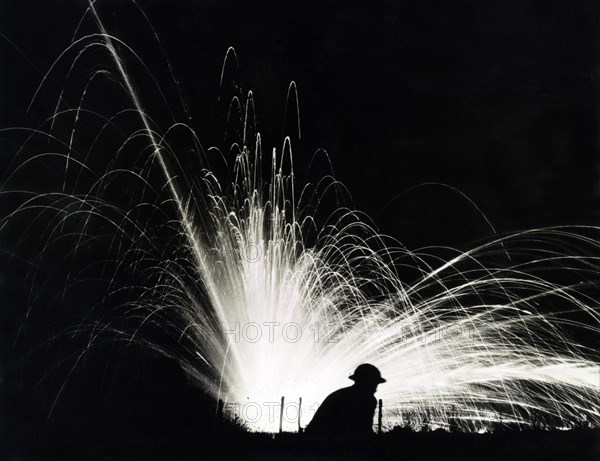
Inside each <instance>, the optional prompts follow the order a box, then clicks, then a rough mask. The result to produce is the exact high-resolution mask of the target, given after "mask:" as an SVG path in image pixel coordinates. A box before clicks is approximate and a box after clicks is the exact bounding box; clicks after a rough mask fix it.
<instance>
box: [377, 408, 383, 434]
mask: <svg viewBox="0 0 600 461" xmlns="http://www.w3.org/2000/svg"><path fill="white" fill-rule="evenodd" d="M382 406H383V400H381V399H379V415H378V416H377V433H378V434H381V419H382Z"/></svg>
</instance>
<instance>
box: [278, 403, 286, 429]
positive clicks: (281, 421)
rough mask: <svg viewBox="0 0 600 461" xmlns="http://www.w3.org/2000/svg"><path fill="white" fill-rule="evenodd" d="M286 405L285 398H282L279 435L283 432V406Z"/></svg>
mask: <svg viewBox="0 0 600 461" xmlns="http://www.w3.org/2000/svg"><path fill="white" fill-rule="evenodd" d="M284 404H285V397H284V396H283V395H282V396H281V411H280V412H279V433H280V434H281V433H282V432H283V405H284Z"/></svg>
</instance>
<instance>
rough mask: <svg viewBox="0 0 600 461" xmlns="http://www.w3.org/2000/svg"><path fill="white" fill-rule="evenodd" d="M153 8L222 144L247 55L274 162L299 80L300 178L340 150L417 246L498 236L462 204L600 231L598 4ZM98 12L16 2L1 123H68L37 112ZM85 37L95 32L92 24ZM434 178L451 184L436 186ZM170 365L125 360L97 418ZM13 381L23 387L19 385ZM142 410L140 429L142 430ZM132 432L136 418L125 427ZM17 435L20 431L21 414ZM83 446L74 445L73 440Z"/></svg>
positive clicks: (205, 134)
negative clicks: (222, 88) (227, 87)
mask: <svg viewBox="0 0 600 461" xmlns="http://www.w3.org/2000/svg"><path fill="white" fill-rule="evenodd" d="M125 3H126V2H119V1H116V0H115V1H113V0H107V1H99V2H98V9H99V11H100V13H101V15H102V16H103V17H104V18H105V21H106V23H107V25H108V27H109V29H110V30H111V31H112V32H113V33H114V34H115V35H117V36H119V37H121V38H123V39H124V40H125V41H127V42H128V43H130V44H131V45H132V47H133V48H134V49H135V50H136V51H139V52H140V55H141V56H142V57H143V59H144V60H145V61H146V62H147V63H148V64H149V67H151V68H152V69H153V70H157V72H158V74H159V75H160V77H159V78H160V79H161V80H160V81H161V84H164V85H165V88H164V89H165V91H166V92H167V94H169V95H173V94H176V88H174V86H173V85H172V83H170V82H169V81H168V79H166V78H164V71H165V67H164V62H163V61H161V60H160V59H157V56H158V53H157V48H156V44H155V42H153V41H152V39H151V34H150V32H149V30H148V29H147V27H145V26H144V24H143V21H141V20H140V17H139V15H138V14H137V13H136V10H135V8H132V7H131V6H127V5H126V6H123V4H125ZM240 3H242V2H240ZM140 4H143V8H144V11H145V12H146V14H147V15H148V17H149V19H150V21H151V22H152V24H153V26H154V27H155V29H156V32H157V34H158V36H159V37H160V39H161V41H162V43H163V46H164V49H165V52H166V55H167V57H168V59H169V62H170V63H171V65H172V68H173V71H174V74H175V76H176V78H177V79H178V80H179V84H180V87H181V89H182V91H183V98H184V100H185V102H186V104H187V105H188V109H189V112H190V114H191V115H192V123H193V126H194V128H195V129H196V130H197V133H198V135H199V137H200V139H201V141H202V142H203V144H204V146H205V147H207V146H211V145H213V144H217V145H220V144H222V143H223V132H224V127H225V121H224V115H223V110H222V106H221V105H220V103H219V102H218V101H217V96H218V92H219V76H220V72H221V66H222V63H223V58H224V56H225V52H226V50H227V48H228V47H229V46H234V47H235V49H236V51H237V56H238V62H239V69H240V70H239V74H238V75H237V76H236V78H237V79H238V80H239V82H240V84H241V86H242V87H243V88H244V89H245V90H248V89H251V90H253V91H254V95H255V100H256V110H257V120H258V131H260V132H261V134H262V135H263V141H264V143H263V145H264V146H265V149H264V150H265V151H266V152H268V150H269V149H270V147H271V146H275V147H277V148H280V146H281V145H282V133H283V131H284V124H285V119H284V111H285V103H286V93H287V89H288V84H289V82H290V81H291V80H294V81H295V82H296V83H297V86H298V90H299V100H300V113H301V125H302V139H301V140H300V141H295V143H294V152H295V165H296V168H297V169H298V170H299V174H300V176H301V175H302V168H303V167H302V166H303V165H306V163H307V162H308V160H309V159H310V158H311V156H312V154H313V153H314V152H315V151H316V150H317V149H319V148H323V149H325V150H326V151H327V152H328V153H329V155H330V156H331V159H332V164H333V169H334V172H335V176H336V177H337V179H339V180H341V181H342V182H343V183H344V184H345V185H346V186H347V187H348V189H349V191H350V194H351V195H352V199H353V200H354V203H355V206H356V207H357V208H358V209H360V210H362V211H365V212H366V213H367V214H368V215H370V216H371V217H372V218H373V220H374V222H375V223H376V224H377V226H378V227H379V229H380V230H381V231H383V232H385V233H388V234H390V235H392V236H393V237H395V238H397V239H399V240H400V241H402V242H403V243H405V244H406V245H407V246H408V247H415V246H421V245H436V244H439V245H447V244H449V245H457V246H462V247H464V246H468V245H469V243H470V242H472V241H474V240H476V239H479V238H483V237H485V236H489V233H490V230H489V228H488V226H487V225H486V223H485V221H484V220H483V219H482V218H481V216H480V215H479V213H478V212H477V211H476V209H475V208H474V205H473V204H471V203H470V202H469V201H467V200H466V199H465V198H464V197H463V196H462V195H461V193H462V194H465V195H466V196H467V197H469V199H470V200H471V201H472V202H473V203H474V204H475V205H477V206H478V207H479V208H480V209H481V210H482V212H483V213H485V215H486V216H487V218H488V219H489V220H490V221H491V223H492V224H493V225H494V226H495V227H496V228H497V229H498V230H500V231H510V230H515V229H521V228H529V227H532V226H541V225H552V224H584V223H592V224H600V215H599V213H598V211H597V207H598V205H599V202H600V200H599V199H600V197H599V194H598V190H599V187H598V181H599V178H598V166H599V162H598V160H599V159H598V148H599V138H598V122H599V120H598V110H597V107H598V103H599V102H600V101H599V91H598V82H599V77H600V75H599V74H600V53H599V50H600V6H599V4H598V2H595V1H573V0H569V1H567V0H565V1H548V0H519V1H517V0H515V1H506V0H498V1H490V0H486V1H427V0H422V1H398V0H395V1H392V0H389V1H372V2H356V1H347V2H342V1H340V2H331V1H305V2H297V3H296V4H292V3H291V2H290V3H288V2H277V1H268V2H247V3H246V4H234V3H232V2H227V1H220V0H197V1H193V0H178V1H176V2H175V1H167V0H162V1H159V0H149V1H140ZM85 7H86V2H85V1H82V0H73V1H64V0H45V1H41V0H40V1H35V2H31V1H27V2H23V1H20V0H11V1H9V0H4V1H2V2H0V32H1V33H2V34H3V35H4V36H5V38H6V39H8V40H10V42H12V43H13V44H14V45H15V46H16V47H17V48H18V49H19V50H20V52H19V51H17V50H16V48H15V46H13V45H11V44H10V43H9V42H8V40H6V39H4V38H2V37H1V36H0V43H1V44H2V45H1V46H0V127H7V126H15V125H25V126H35V125H36V124H37V123H38V122H39V121H40V120H42V119H43V118H44V117H46V116H47V115H48V114H49V113H50V112H51V110H52V109H53V107H52V106H51V104H47V105H44V103H43V101H42V102H39V103H38V104H37V105H35V106H34V108H33V111H32V112H30V113H29V114H25V109H26V107H27V105H28V103H29V100H30V99H31V97H32V95H33V93H34V92H35V90H36V88H37V85H38V84H39V82H40V81H41V78H42V76H43V74H44V73H45V72H46V70H47V69H48V67H49V66H50V65H51V63H52V62H53V60H54V59H55V58H56V57H57V56H58V55H59V54H60V52H61V51H62V50H63V49H64V48H65V47H66V46H68V43H69V41H70V39H71V37H72V34H73V31H74V29H75V27H76V25H77V22H78V20H79V18H80V17H81V15H82V14H83V12H84V10H85ZM83 31H84V32H85V31H87V32H88V33H92V32H94V30H93V29H92V28H91V26H90V24H89V23H88V24H87V25H84V29H83ZM24 56H26V57H27V59H25V57H24ZM54 83H56V84H58V83H60V80H57V81H54V80H52V79H51V81H50V82H49V87H50V88H51V87H52V85H53V84H54ZM48 94H52V92H51V91H50V93H48ZM107 97H110V95H108V96H107ZM145 105H146V107H147V108H148V109H149V110H150V111H151V110H152V108H153V107H160V106H158V105H156V106H155V105H154V102H153V101H147V102H145ZM174 105H176V104H174ZM180 113H181V111H180ZM0 138H1V136H0ZM0 141H1V140H0ZM0 145H1V146H2V152H1V155H2V157H1V158H0V167H1V168H2V169H4V168H6V166H7V165H8V162H9V161H10V158H11V155H12V154H13V153H14V148H11V147H10V144H9V143H7V142H4V141H2V144H0ZM322 172H323V173H326V172H327V171H326V170H325V169H323V170H322ZM36 181H42V182H43V181H44V179H38V178H30V181H29V184H31V183H35V182H36ZM429 183H439V184H443V185H445V186H442V185H437V186H433V185H424V184H429ZM29 184H28V185H29ZM38 186H40V183H39V182H38ZM415 186H418V187H415ZM447 186H450V187H447ZM40 187H43V186H40ZM454 189H456V191H455V190H454ZM457 191H458V192H457ZM6 286H7V282H6V280H3V287H5V288H4V289H5V290H7V291H6V292H7V293H8V292H9V291H10V290H11V289H12V288H10V287H9V288H6ZM10 296H12V295H10ZM10 296H9V297H8V298H7V299H10ZM14 296H17V295H14ZM15 299H16V298H15ZM4 331H5V332H6V331H8V337H10V335H11V334H14V331H13V330H10V328H8V327H6V326H4ZM3 346H5V344H3ZM105 352H106V351H105ZM136 357H138V356H136ZM152 360H153V359H148V363H150V365H148V364H146V365H139V363H140V362H143V359H139V357H138V358H136V359H131V360H130V361H129V362H127V363H128V364H129V365H131V366H133V365H132V364H135V366H139V367H141V368H139V369H138V372H137V376H138V377H137V378H136V379H137V380H138V381H136V382H129V381H127V380H126V379H125V378H122V377H121V378H119V376H122V375H119V373H118V367H119V365H117V364H114V365H110V366H111V367H114V368H110V367H109V365H106V367H108V369H109V370H112V371H113V372H114V376H115V377H114V378H112V379H113V382H112V384H110V385H109V384H106V385H105V384H103V385H102V386H104V387H102V386H100V387H99V388H94V392H97V393H98V395H104V397H102V398H103V399H104V400H102V402H103V403H102V404H103V405H106V406H107V408H108V409H105V410H103V411H105V413H102V411H101V410H98V408H95V407H94V408H95V409H94V410H90V409H89V408H88V411H91V412H93V411H95V412H96V413H95V414H101V415H103V416H98V417H97V418H96V419H95V421H96V424H97V425H98V427H100V426H101V425H102V424H105V425H110V424H111V421H112V420H111V418H112V416H111V415H112V413H111V410H110V408H113V409H114V408H117V407H119V406H120V405H123V406H127V405H130V404H131V400H128V399H130V397H127V392H129V391H131V392H134V391H133V389H134V388H135V386H137V385H138V384H139V383H140V382H142V381H143V380H144V379H145V378H144V377H145V376H146V377H147V376H150V375H152V379H153V380H154V381H155V382H159V383H160V382H168V380H169V379H171V380H173V379H174V378H173V376H174V374H176V373H177V370H174V369H172V368H169V367H173V366H172V365H169V364H164V363H160V365H156V364H154V365H152ZM92 362H93V360H92ZM94 366H95V367H96V368H97V369H96V368H93V367H94ZM102 367H103V365H93V366H92V368H93V370H94V371H93V372H90V376H96V375H98V373H100V374H102ZM144 367H146V368H144ZM175 368H176V367H175ZM106 369H107V368H104V373H105V374H106V373H107V372H106ZM149 369H150V370H153V372H152V373H150V372H149V371H148V370H149ZM157 370H160V372H159V373H158V375H157V373H156V371H157ZM161 373H162V375H161ZM108 374H109V375H110V371H109V372H108ZM167 375H168V376H169V377H168V378H164V379H163V378H161V377H160V376H163V377H165V376H167ZM27 379H28V378H27V377H25V378H22V381H21V386H24V385H23V384H22V383H23V382H25V383H27V382H28V381H27ZM30 379H31V378H30ZM76 379H81V382H80V383H79V385H80V386H86V385H89V379H90V378H85V377H80V378H76ZM86 379H87V380H86ZM161 379H162V381H161ZM180 381H181V383H184V381H185V380H184V379H183V378H181V379H180ZM11 383H12V384H11V385H13V386H15V387H13V389H12V391H13V392H17V393H18V391H16V390H15V389H16V388H18V386H19V384H15V383H16V381H14V380H13V381H11ZM147 385H148V384H147ZM25 386H26V385H25ZM75 386H77V385H75ZM150 386H151V385H150ZM116 387H120V388H121V389H125V390H124V391H121V392H120V393H117V394H115V395H117V397H116V398H115V399H112V400H110V398H109V397H107V396H106V395H112V394H110V392H108V394H107V393H106V389H115V388H116ZM184 387H185V384H181V389H183V388H184ZM22 388H23V387H21V389H22ZM103 389H104V391H103ZM102 392H105V394H102ZM135 392H137V401H139V402H141V401H143V400H144V399H152V400H153V401H156V402H160V401H161V399H165V398H166V397H165V395H166V394H167V392H166V391H165V390H164V389H157V388H153V387H150V388H146V391H145V392H146V393H144V391H143V390H142V391H139V389H138V390H136V391H135ZM189 392H192V391H189ZM192 394H193V393H192ZM6 395H13V394H10V391H9V392H8V393H7V394H5V395H4V399H5V401H6V399H7V397H6ZM94 395H95V394H94ZM94 395H92V396H91V397H90V396H87V400H86V398H85V397H82V396H75V397H73V398H72V400H69V399H68V398H67V399H66V401H67V403H66V404H65V405H67V407H66V409H62V410H61V409H60V408H59V409H58V410H57V413H58V416H56V420H58V421H62V422H59V423H57V427H58V428H59V429H56V430H57V431H60V430H61V429H60V428H63V429H64V427H71V426H69V424H71V425H72V426H76V425H77V423H76V422H74V423H67V422H65V421H70V419H69V418H73V412H72V411H71V412H70V410H69V408H68V405H69V403H68V402H70V405H71V406H72V407H73V408H74V407H75V406H77V405H80V407H79V408H87V407H85V405H92V403H90V402H94V398H95V397H94ZM181 395H185V396H186V398H191V397H190V395H191V394H189V393H188V394H186V393H185V392H183V391H182V393H181ZM20 398H21V399H25V400H26V397H24V396H20ZM36 398H37V399H39V400H40V401H47V399H48V396H46V395H45V394H44V393H43V392H42V393H39V394H38V395H37V397H36ZM109 400H110V402H111V403H110V404H109V403H108V402H109ZM176 400H177V399H176ZM36 401H37V400H36ZM126 402H127V403H126ZM171 403H173V402H172V401H171ZM14 405H15V406H14V407H10V409H9V411H8V412H7V414H11V415H13V417H15V418H21V419H20V421H21V422H22V423H21V424H20V427H21V428H20V429H19V430H16V429H14V428H12V429H10V430H9V432H8V433H9V437H14V438H15V440H16V439H18V437H24V439H22V440H26V439H27V437H30V436H31V431H30V432H28V430H29V429H28V428H27V424H31V425H32V426H31V427H38V426H36V424H38V423H39V421H38V420H39V414H37V413H36V411H35V410H32V409H31V407H27V405H25V407H27V408H29V409H30V410H31V414H29V415H24V414H23V413H22V408H21V407H19V405H20V404H18V403H14ZM32 405H33V404H32ZM94 405H98V403H97V401H95V403H94ZM111 405H112V406H111ZM178 405H180V406H178ZM133 406H134V407H135V405H133ZM167 406H168V409H167ZM142 407H143V405H142V406H141V407H138V409H139V408H142ZM143 408H146V407H143ZM157 408H158V409H155V410H147V411H148V412H151V411H154V413H153V414H152V415H150V414H145V413H144V415H143V416H142V417H144V418H146V419H149V420H151V421H153V419H152V418H155V419H156V418H159V416H157V414H158V415H161V417H164V415H165V414H167V413H168V414H171V415H177V418H179V419H180V420H185V418H182V417H181V415H182V414H185V412H186V411H188V412H189V410H188V409H187V408H188V406H186V405H185V404H184V403H183V397H180V399H179V400H177V402H176V403H173V404H172V405H166V404H165V405H164V408H162V407H161V406H160V405H158V406H157ZM161 408H162V409H161ZM11 411H12V412H13V413H10V412H11ZM61 411H62V412H63V413H61ZM131 411H132V413H131V414H133V413H135V412H134V411H133V410H131ZM161 411H162V412H163V413H160V412H161ZM98 412H99V413H98ZM157 412H158V413H157ZM165 412H166V413H165ZM169 412H170V413H169ZM16 413H19V416H18V417H17V416H14V415H15V414H16ZM76 413H77V412H76ZM131 414H129V413H127V414H125V415H123V420H124V421H132V420H133V419H132V418H134V416H131ZM61 415H62V416H61ZM61 417H62V418H63V419H62V420H61V419H60V418H61ZM136 417H140V416H139V415H138V416H136ZM79 418H84V419H82V420H81V421H86V424H89V421H88V420H85V417H84V416H81V415H79ZM61 424H62V426H61ZM82 424H83V423H82ZM115 424H118V423H115ZM182 424H183V423H182ZM8 425H10V424H8ZM126 426H127V424H126V423H125V422H121V425H120V426H118V427H122V428H125V427H126ZM187 427H188V430H191V429H190V428H189V427H190V426H187ZM148 428H152V429H148ZM2 429H3V430H4V431H6V430H8V429H7V419H5V420H4V425H3V427H2ZM146 429H147V431H149V432H146V433H143V434H142V432H143V431H142V429H140V431H141V432H140V434H141V435H140V434H136V435H135V436H136V437H138V438H139V439H140V440H147V439H148V437H152V435H148V434H152V432H151V431H152V430H156V428H155V427H154V426H152V424H151V423H149V425H148V427H147V428H146ZM98 430H100V431H101V429H98ZM10 431H12V432H10ZM15 431H16V432H15ZM50 433H52V432H51V430H50ZM78 434H79V433H78V432H76V431H75V432H74V433H72V434H71V437H72V439H73V440H75V439H76V438H77V437H79V436H80V435H81V434H79V435H78ZM132 437H133V435H132ZM19 440H21V439H19ZM83 440H85V439H83ZM82 443H83V442H82Z"/></svg>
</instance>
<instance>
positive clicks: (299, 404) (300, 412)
mask: <svg viewBox="0 0 600 461" xmlns="http://www.w3.org/2000/svg"><path fill="white" fill-rule="evenodd" d="M301 414H302V397H300V400H299V402H298V433H300V432H302V426H301V425H300V415H301Z"/></svg>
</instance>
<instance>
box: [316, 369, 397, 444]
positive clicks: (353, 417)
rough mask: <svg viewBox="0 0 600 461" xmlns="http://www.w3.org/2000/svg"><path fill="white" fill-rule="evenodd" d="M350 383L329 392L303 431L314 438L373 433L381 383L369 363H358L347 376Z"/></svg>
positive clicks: (379, 377)
mask: <svg viewBox="0 0 600 461" xmlns="http://www.w3.org/2000/svg"><path fill="white" fill-rule="evenodd" d="M349 378H350V379H352V380H353V381H354V385H353V386H350V387H345V388H343V389H338V390H337V391H335V392H333V393H332V394H330V395H329V396H328V397H327V398H326V399H325V400H324V401H323V403H322V404H321V405H320V406H319V408H318V409H317V412H316V413H315V416H314V417H313V419H312V421H311V422H310V423H309V425H308V426H307V427H306V433H307V434H308V435H310V436H314V437H346V436H361V435H362V436H368V435H372V434H373V416H374V415H375V407H376V406H377V399H376V398H375V395H374V394H375V392H376V391H377V386H378V385H379V384H381V383H385V379H383V378H382V377H381V373H380V372H379V370H378V369H377V368H376V367H374V366H373V365H371V364H368V363H364V364H362V365H359V366H358V367H357V368H356V370H355V371H354V374H353V375H351V376H349Z"/></svg>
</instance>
